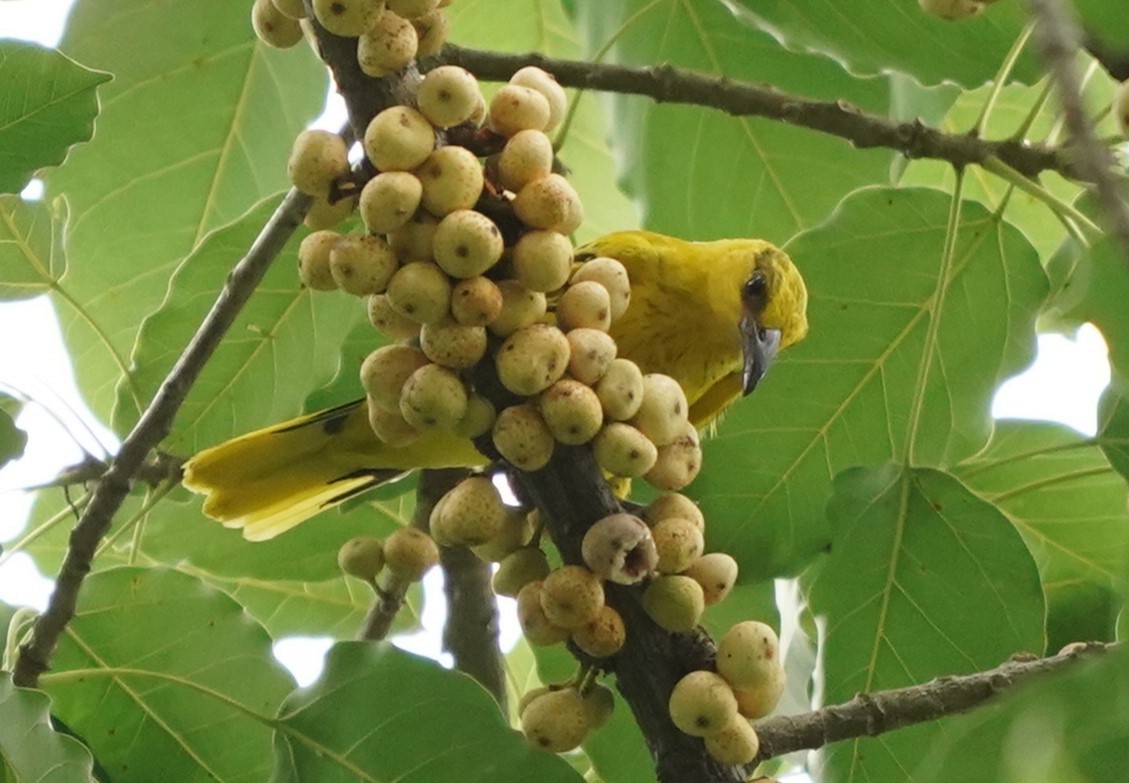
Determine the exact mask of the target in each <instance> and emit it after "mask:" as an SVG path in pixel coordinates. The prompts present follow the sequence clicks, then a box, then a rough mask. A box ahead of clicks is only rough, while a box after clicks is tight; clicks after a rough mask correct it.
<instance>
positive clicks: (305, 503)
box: [184, 400, 485, 541]
mask: <svg viewBox="0 0 1129 783" xmlns="http://www.w3.org/2000/svg"><path fill="white" fill-rule="evenodd" d="M484 462H485V458H483V457H482V455H480V454H479V453H478V452H477V451H476V450H475V449H474V446H473V444H471V442H470V441H468V440H466V439H463V438H458V437H456V436H454V435H451V434H449V433H441V434H429V435H425V436H423V437H421V438H420V439H419V440H417V441H415V442H414V443H412V444H410V445H408V446H403V447H399V448H394V447H391V446H387V445H385V444H383V443H381V442H380V441H379V440H377V439H376V437H375V436H374V435H373V433H372V429H371V428H370V427H369V424H368V407H367V405H366V404H365V401H364V400H358V401H356V402H351V403H348V404H346V405H341V406H338V407H336V408H331V409H330V410H327V411H322V412H320V413H315V414H312V415H310V416H304V417H302V418H299V419H295V420H293V421H290V422H286V423H284V424H278V425H274V426H271V427H267V428H266V429H262V430H258V431H256V432H251V433H248V434H247V435H243V436H241V437H239V438H236V439H234V440H231V441H228V442H227V443H222V444H220V445H219V446H215V447H213V448H210V449H208V450H206V451H202V452H200V453H199V454H197V455H196V456H195V457H193V458H192V459H191V460H189V461H188V462H187V463H185V466H184V485H185V486H186V487H188V488H189V489H191V490H192V491H194V492H200V493H202V494H205V495H206V496H207V497H206V499H205V500H204V513H205V514H207V515H208V516H210V517H212V518H213V519H218V520H220V521H221V522H223V523H224V525H225V526H227V527H235V528H243V537H244V538H246V539H248V540H250V541H261V540H264V539H268V538H273V537H274V536H277V535H278V534H280V533H284V532H286V531H287V530H289V529H290V528H292V527H294V526H295V525H298V524H300V523H301V522H304V521H305V520H306V519H309V518H310V517H311V516H313V515H314V514H317V513H318V512H320V511H322V510H324V509H326V508H329V507H331V506H333V505H336V504H337V503H340V502H341V501H342V500H345V499H347V498H349V497H352V496H353V495H355V494H358V493H360V492H363V491H364V490H366V489H369V488H370V487H374V486H376V485H378V484H383V483H385V482H386V481H390V480H391V479H393V478H396V477H397V476H399V475H401V474H403V473H404V472H405V471H408V470H412V469H415V468H420V467H431V468H439V467H456V466H461V465H477V464H482V463H484Z"/></svg>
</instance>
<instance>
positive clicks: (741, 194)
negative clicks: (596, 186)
mask: <svg viewBox="0 0 1129 783" xmlns="http://www.w3.org/2000/svg"><path fill="white" fill-rule="evenodd" d="M577 7H578V15H579V18H578V23H579V24H580V26H581V29H583V30H584V31H585V34H586V38H587V41H588V44H589V47H588V48H589V50H590V51H595V50H597V49H598V48H599V47H601V46H602V45H603V44H605V42H607V41H609V40H611V39H612V38H613V37H614V38H615V46H614V48H613V49H612V51H611V54H610V57H609V59H614V60H615V61H616V62H619V63H623V64H630V65H651V64H653V63H660V62H661V63H670V64H672V65H676V66H679V67H683V68H691V69H695V70H698V71H702V72H705V73H710V74H716V75H719V76H721V75H724V76H726V77H729V78H732V79H740V80H745V81H749V82H753V83H758V84H760V83H769V84H773V85H775V86H776V87H778V88H779V89H782V90H788V91H792V92H797V93H800V94H802V95H805V96H808V97H813V98H823V99H828V100H837V99H843V100H848V101H852V102H854V103H856V104H859V105H862V106H864V107H866V108H870V109H874V110H877V111H880V112H881V113H883V114H885V112H886V107H887V103H888V87H887V84H886V82H885V81H883V80H860V79H856V78H854V77H852V76H850V75H849V74H848V73H846V71H844V70H843V69H842V68H841V67H840V66H839V65H838V64H837V63H835V62H833V61H832V60H829V59H827V58H824V57H820V56H814V55H808V54H796V53H794V52H789V51H787V50H785V49H783V48H781V47H780V45H779V44H777V43H776V41H775V40H773V39H772V38H771V37H770V36H768V35H766V34H764V33H762V32H759V31H757V30H754V29H752V28H750V27H748V26H745V25H742V24H740V23H738V22H737V21H736V20H735V19H734V17H733V14H732V13H731V12H730V11H729V10H728V9H727V8H726V7H725V5H724V4H723V3H718V2H710V3H685V2H678V1H677V0H660V1H659V2H646V1H645V0H630V2H623V3H578V4H577ZM612 106H613V118H614V121H615V125H616V127H617V134H616V139H617V141H619V142H620V145H619V146H618V147H617V150H616V152H617V154H618V158H619V160H620V161H621V169H622V170H623V172H624V173H623V176H624V187H625V188H626V190H627V191H628V193H629V194H630V195H632V196H635V197H636V198H637V199H638V200H639V201H640V202H641V203H642V206H643V209H644V218H645V219H644V222H645V223H646V225H647V226H648V227H649V228H653V229H655V230H657V231H663V232H665V233H668V234H674V235H676V236H682V237H684V238H687V239H697V240H704V239H714V238H718V237H728V236H765V237H768V238H770V239H775V240H776V241H777V242H782V241H784V239H786V238H788V237H790V236H792V235H793V234H794V233H795V232H796V231H797V230H799V229H802V228H805V227H807V226H811V225H814V224H815V223H817V222H818V221H820V220H822V219H823V218H824V217H826V215H827V214H828V213H829V212H830V211H831V210H832V209H833V208H834V206H835V205H836V203H838V201H839V200H840V199H841V198H843V196H844V195H846V194H847V193H849V192H850V191H851V190H854V189H855V188H857V187H860V186H862V185H867V184H871V183H875V182H882V183H884V182H887V181H888V180H889V166H890V163H891V161H892V160H893V156H892V154H891V153H890V152H889V151H885V150H870V151H861V150H857V149H851V148H850V147H849V146H848V145H847V143H846V142H844V141H841V140H840V139H836V138H832V137H830V136H827V135H824V134H818V133H815V132H812V131H807V130H804V129H801V128H796V127H792V126H788V125H786V124H784V123H779V122H772V121H768V120H762V119H756V118H749V117H730V116H728V115H724V114H722V113H720V112H715V111H712V110H706V109H703V108H701V107H696V106H676V105H667V104H662V105H660V104H655V103H654V102H653V101H651V100H650V99H646V98H640V97H632V96H616V97H615V99H614V100H613V102H612ZM798 151H802V152H799V153H798Z"/></svg>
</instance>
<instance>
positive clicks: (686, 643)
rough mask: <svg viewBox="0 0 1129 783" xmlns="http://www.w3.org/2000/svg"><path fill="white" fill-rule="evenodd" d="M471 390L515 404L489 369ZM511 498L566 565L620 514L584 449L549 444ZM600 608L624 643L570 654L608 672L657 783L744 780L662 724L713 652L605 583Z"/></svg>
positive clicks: (485, 448) (488, 447)
mask: <svg viewBox="0 0 1129 783" xmlns="http://www.w3.org/2000/svg"><path fill="white" fill-rule="evenodd" d="M472 373H473V378H472V380H473V382H474V385H475V389H476V390H477V391H478V393H479V394H482V395H483V396H485V397H486V398H487V399H489V400H490V402H491V403H492V404H493V405H494V407H495V409H496V410H499V411H500V410H502V409H503V408H505V407H506V406H508V405H514V404H517V403H520V402H521V400H520V399H519V398H518V397H516V396H515V395H513V394H512V393H510V392H509V391H507V390H506V389H505V388H504V387H503V386H502V385H501V383H500V382H499V381H498V377H497V375H496V373H495V371H494V365H493V362H482V363H480V364H478V365H477V366H476V367H475V368H474V369H473V370H472ZM475 445H476V446H477V447H478V449H479V451H481V452H482V453H483V454H485V455H486V456H487V457H489V458H491V459H496V460H500V459H501V455H500V454H498V452H497V449H496V448H495V447H494V444H493V442H492V441H491V438H490V436H489V435H484V436H482V437H481V438H478V439H477V440H476V441H475ZM510 479H511V481H512V483H513V484H514V491H515V492H516V494H517V496H518V497H519V498H521V499H522V500H523V501H528V502H530V503H532V504H534V505H536V506H537V508H539V509H540V510H541V513H542V515H543V516H544V519H545V530H546V532H547V533H548V534H549V536H550V538H551V539H552V541H553V544H554V545H555V546H556V547H557V550H558V551H559V552H560V553H561V558H562V559H563V560H564V561H565V562H566V563H572V564H577V565H583V563H584V559H583V557H582V556H581V553H580V544H581V541H582V540H583V539H584V534H585V533H586V532H587V531H588V528H589V527H591V526H592V524H593V523H594V522H596V521H597V520H599V519H602V518H603V517H605V516H608V515H609V514H615V513H618V512H619V511H621V510H622V508H621V506H620V504H619V502H618V501H617V500H616V498H615V496H614V495H613V494H612V491H611V488H610V487H609V486H608V483H607V481H605V480H604V477H603V473H602V472H601V471H600V468H599V466H598V465H597V464H596V460H595V457H593V456H592V450H591V449H590V448H588V447H587V446H565V445H563V444H560V443H558V444H556V446H555V448H554V453H553V457H552V459H551V460H550V461H549V464H548V465H547V466H545V467H544V468H542V469H541V470H538V471H534V472H532V473H526V472H523V471H518V470H512V471H511V472H510ZM604 591H605V595H606V600H607V603H608V605H610V606H611V607H612V608H614V609H615V610H616V611H617V612H619V614H620V616H622V618H623V624H624V627H625V629H626V631H627V637H626V638H627V641H626V643H625V644H624V646H623V647H622V648H621V649H620V651H619V652H618V653H616V654H615V655H614V656H612V657H611V658H603V659H594V658H589V657H587V656H585V655H584V654H583V653H581V652H580V651H579V650H577V649H572V653H573V654H574V655H575V656H576V657H577V658H578V659H579V660H580V661H581V662H582V663H584V664H587V665H591V666H593V667H595V668H598V669H602V670H604V671H608V672H611V673H613V674H614V675H615V678H616V687H617V688H618V690H619V692H620V693H621V694H622V695H623V698H624V700H625V701H626V702H627V704H628V706H630V707H631V712H632V714H633V715H634V717H635V721H636V722H637V723H638V724H639V729H640V730H641V731H642V733H643V738H644V739H645V740H646V742H647V747H648V749H649V750H650V751H651V758H652V759H653V761H654V764H655V770H656V775H657V777H658V780H659V781H660V783H683V781H690V780H692V781H695V783H738V781H744V780H745V778H746V776H745V773H744V771H743V770H742V769H741V767H739V766H729V765H725V764H722V763H720V762H718V761H715V760H714V759H713V758H712V757H710V756H709V755H708V754H707V753H706V751H705V747H704V745H703V744H702V740H700V739H698V738H696V737H691V736H690V735H688V734H684V733H683V732H682V731H680V730H679V729H678V727H677V726H675V725H674V723H673V722H672V721H671V719H670V713H669V710H668V707H667V704H668V702H669V701H670V694H671V691H673V690H674V686H675V684H676V683H677V682H678V681H679V680H680V679H682V678H683V677H684V676H685V675H686V674H688V673H690V672H691V671H695V670H697V669H711V670H712V669H713V668H714V656H715V654H716V648H715V647H714V643H713V640H712V639H710V637H709V635H708V634H706V633H705V632H704V631H701V630H699V631H697V632H695V633H688V634H681V633H669V632H667V631H664V630H663V629H662V628H660V627H659V626H657V625H656V624H655V622H654V621H653V620H652V619H651V618H650V617H649V616H648V615H647V613H646V612H645V611H644V610H643V605H642V601H641V599H640V591H639V589H638V588H631V587H625V586H623V585H616V584H612V583H606V584H605V585H604Z"/></svg>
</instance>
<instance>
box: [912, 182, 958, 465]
mask: <svg viewBox="0 0 1129 783" xmlns="http://www.w3.org/2000/svg"><path fill="white" fill-rule="evenodd" d="M963 191H964V169H957V170H956V183H955V184H954V185H953V195H952V200H951V201H950V202H949V217H948V221H947V224H946V226H945V245H944V248H943V250H942V251H941V268H940V270H939V271H938V273H937V288H936V290H935V291H934V293H933V301H932V303H931V304H930V308H929V309H930V313H929V326H928V328H927V330H926V333H925V345H924V348H923V349H922V352H921V365H920V366H919V367H918V370H917V384H916V385H915V387H914V392H913V403H912V406H911V408H910V414H909V425H908V427H907V428H906V444H905V448H904V449H903V452H904V453H905V455H906V462H907V464H908V465H910V466H913V465H914V464H916V462H915V452H916V449H917V432H918V425H919V423H920V422H921V416H922V410H923V408H924V406H925V388H926V386H928V384H929V371H930V368H931V367H932V366H933V357H934V354H935V351H936V348H937V335H938V334H939V333H940V330H941V316H942V313H943V311H944V307H945V293H946V292H947V291H948V288H949V275H950V274H951V273H952V268H953V256H954V254H955V248H956V241H957V235H958V234H959V233H960V207H961V193H962V192H963Z"/></svg>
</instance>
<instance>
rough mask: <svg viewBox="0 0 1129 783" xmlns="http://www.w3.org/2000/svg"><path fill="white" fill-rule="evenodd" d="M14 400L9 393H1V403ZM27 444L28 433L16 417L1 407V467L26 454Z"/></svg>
mask: <svg viewBox="0 0 1129 783" xmlns="http://www.w3.org/2000/svg"><path fill="white" fill-rule="evenodd" d="M7 402H14V400H12V398H11V397H9V396H8V395H7V394H3V393H0V404H3V403H7ZM25 446H27V433H26V432H24V431H23V430H21V429H20V428H19V427H17V426H16V420H15V418H14V417H13V416H12V415H11V414H10V413H8V411H6V410H4V408H3V407H0V468H3V467H4V466H5V465H6V464H8V463H9V462H11V461H12V460H17V459H19V458H20V457H22V456H23V454H24V447H25Z"/></svg>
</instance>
